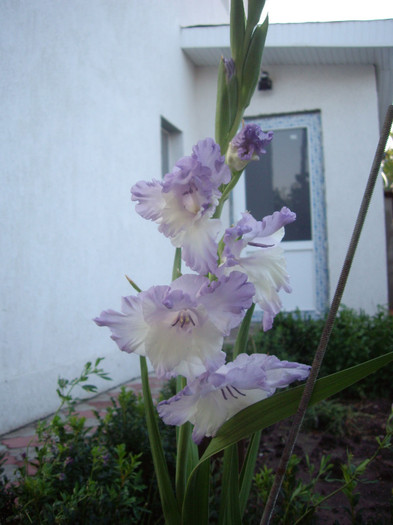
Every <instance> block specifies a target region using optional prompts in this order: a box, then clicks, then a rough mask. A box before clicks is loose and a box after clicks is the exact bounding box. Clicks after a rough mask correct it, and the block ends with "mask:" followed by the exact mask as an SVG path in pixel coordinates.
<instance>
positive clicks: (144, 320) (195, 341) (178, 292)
mask: <svg viewBox="0 0 393 525" xmlns="http://www.w3.org/2000/svg"><path fill="white" fill-rule="evenodd" d="M254 293H255V289H254V286H253V285H252V284H251V283H248V282H247V276H246V275H245V274H244V273H240V272H232V273H230V274H229V275H228V276H222V277H221V279H219V280H218V281H214V282H210V281H209V279H207V278H206V277H203V276H201V275H183V276H182V277H179V278H178V279H176V280H175V281H173V282H172V284H171V285H170V286H153V287H152V288H150V289H149V290H147V291H145V292H141V293H139V294H138V295H137V296H136V297H135V296H130V297H124V298H123V302H122V312H115V311H113V310H107V311H104V312H102V313H101V315H100V316H99V317H98V318H96V319H95V322H96V323H97V324H98V325H99V326H108V327H109V328H110V330H111V331H112V339H113V340H114V341H116V343H117V344H118V346H119V348H120V349H121V350H124V351H125V352H128V353H132V352H135V353H137V354H139V355H145V356H147V357H148V358H149V359H150V361H151V363H152V365H153V367H154V369H155V371H156V373H157V376H158V377H167V378H169V377H172V376H175V375H177V374H181V375H183V376H185V377H186V378H188V379H194V378H195V377H196V376H198V375H200V374H202V373H204V372H206V371H207V370H215V369H217V368H218V367H220V366H221V365H222V364H223V363H224V362H225V353H224V352H223V351H222V350H221V348H222V343H223V339H224V336H225V335H228V334H229V332H230V330H231V329H232V328H234V327H236V326H238V325H239V324H240V322H241V320H242V318H243V317H244V314H245V311H246V310H247V309H248V308H249V307H250V306H251V304H252V297H253V295H254Z"/></svg>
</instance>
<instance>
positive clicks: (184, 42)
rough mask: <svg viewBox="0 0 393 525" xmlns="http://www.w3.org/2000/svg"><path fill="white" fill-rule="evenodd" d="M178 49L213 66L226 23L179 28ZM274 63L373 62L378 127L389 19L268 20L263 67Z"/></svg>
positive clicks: (389, 75) (391, 51) (386, 78)
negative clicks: (288, 22) (335, 20)
mask: <svg viewBox="0 0 393 525" xmlns="http://www.w3.org/2000/svg"><path fill="white" fill-rule="evenodd" d="M181 47H182V49H183V51H184V52H185V54H186V55H187V56H188V57H189V58H190V60H191V61H192V62H193V63H194V64H195V65H196V66H217V65H218V63H219V61H220V58H221V56H224V57H225V58H230V55H231V53H230V44H229V26H228V25H226V24H225V25H219V26H192V27H183V28H182V29H181ZM276 64H277V65H289V64H291V65H296V64H299V65H321V64H331V65H342V64H348V65H352V64H363V65H366V64H367V65H373V66H374V67H375V71H376V82H377V91H378V106H379V107H378V110H379V121H380V125H381V126H382V124H383V121H384V118H385V113H386V109H387V107H388V106H389V104H392V102H393V19H392V20H390V19H389V20H367V21H348V22H307V23H296V24H270V26H269V31H268V35H267V38H266V45H265V50H264V54H263V67H264V68H265V67H266V66H269V65H276Z"/></svg>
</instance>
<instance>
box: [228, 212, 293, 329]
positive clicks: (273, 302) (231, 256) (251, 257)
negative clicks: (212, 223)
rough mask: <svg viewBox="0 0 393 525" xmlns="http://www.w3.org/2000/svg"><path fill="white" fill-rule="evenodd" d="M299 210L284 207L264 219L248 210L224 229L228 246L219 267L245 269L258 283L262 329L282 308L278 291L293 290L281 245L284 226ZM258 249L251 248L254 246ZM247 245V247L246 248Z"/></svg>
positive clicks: (268, 327) (268, 325)
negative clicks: (295, 211) (294, 210)
mask: <svg viewBox="0 0 393 525" xmlns="http://www.w3.org/2000/svg"><path fill="white" fill-rule="evenodd" d="M295 219H296V214H295V213H293V212H292V211H291V210H289V209H288V208H285V207H284V208H282V209H281V210H280V211H276V212H274V213H273V215H268V216H267V217H265V218H264V219H262V221H257V220H255V219H254V217H253V216H252V215H251V214H250V213H248V212H246V213H243V214H242V218H241V219H240V221H239V222H238V223H237V224H236V225H235V226H233V227H232V228H228V229H227V230H226V231H225V235H224V243H225V247H224V250H223V253H222V265H221V267H220V270H221V271H222V272H224V273H228V272H230V271H233V270H238V271H242V272H245V273H246V274H247V275H248V279H249V281H250V282H252V283H253V284H254V286H255V290H256V293H255V298H254V302H255V303H258V304H259V306H260V307H261V308H262V310H263V312H264V314H263V329H264V330H269V329H270V328H271V327H272V324H273V319H274V317H275V316H276V315H277V314H278V312H279V311H280V310H281V300H280V298H279V296H278V292H279V291H280V290H281V289H283V290H285V291H286V292H287V293H290V292H291V287H290V285H289V275H288V273H287V270H286V261H285V258H284V256H283V250H282V248H281V247H280V246H279V243H280V241H281V240H282V238H283V237H284V233H285V232H284V226H285V225H287V224H289V223H291V222H293V221H294V220H295ZM250 247H253V248H256V249H255V250H252V251H250V250H251V249H252V248H250ZM246 249H247V251H246Z"/></svg>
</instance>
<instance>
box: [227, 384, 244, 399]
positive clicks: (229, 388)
mask: <svg viewBox="0 0 393 525" xmlns="http://www.w3.org/2000/svg"><path fill="white" fill-rule="evenodd" d="M233 390H234V391H235V392H233ZM221 394H222V397H223V398H224V399H225V401H227V400H228V399H230V397H231V396H232V397H233V398H234V399H238V398H239V396H245V395H246V394H244V393H243V392H240V390H238V389H237V388H236V387H234V386H232V385H231V386H226V387H225V388H221Z"/></svg>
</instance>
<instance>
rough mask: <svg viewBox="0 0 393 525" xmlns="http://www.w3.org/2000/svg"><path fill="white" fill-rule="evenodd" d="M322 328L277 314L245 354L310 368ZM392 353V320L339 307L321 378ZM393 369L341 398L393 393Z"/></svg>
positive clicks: (318, 321) (299, 316) (386, 315)
mask: <svg viewBox="0 0 393 525" xmlns="http://www.w3.org/2000/svg"><path fill="white" fill-rule="evenodd" d="M324 324H325V317H323V318H319V319H315V318H312V317H311V316H309V315H305V314H303V313H301V312H299V311H297V312H293V313H280V314H279V315H278V316H277V317H276V318H275V321H274V326H273V328H272V329H271V330H269V331H268V332H263V331H262V330H257V331H254V333H253V335H252V336H251V337H250V340H249V345H248V351H249V352H250V353H252V352H254V351H257V352H261V353H268V354H274V355H277V356H278V357H279V358H280V359H288V360H290V361H299V362H302V363H307V364H311V363H312V360H313V357H314V353H315V350H316V349H317V346H318V344H319V339H320V337H321V333H322V330H323V327H324ZM392 350H393V317H392V316H390V315H389V313H388V312H387V311H386V310H385V309H383V308H380V309H379V310H378V312H377V313H376V314H375V315H367V314H365V313H364V312H362V311H360V312H356V311H355V310H352V309H349V308H346V307H342V308H341V309H340V311H339V313H338V315H337V318H336V321H335V324H334V327H333V331H332V334H331V338H330V341H329V344H328V347H327V352H326V355H325V359H324V361H323V363H322V367H321V371H320V377H322V376H325V375H328V374H332V373H334V372H337V371H339V370H344V369H345V368H349V367H351V366H355V365H356V364H359V363H361V362H363V361H367V360H368V359H372V358H374V357H378V356H380V355H383V354H385V353H387V352H390V351H392ZM391 373H392V367H391V365H390V366H387V367H384V368H382V369H381V370H379V371H378V372H377V373H376V374H377V375H376V374H374V375H370V376H368V377H367V378H365V379H364V380H363V381H361V382H359V383H357V384H356V385H354V386H352V387H350V388H348V389H347V390H345V391H344V392H343V393H342V394H341V396H344V397H356V398H359V397H365V396H367V397H387V396H389V395H391V393H392V384H391Z"/></svg>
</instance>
